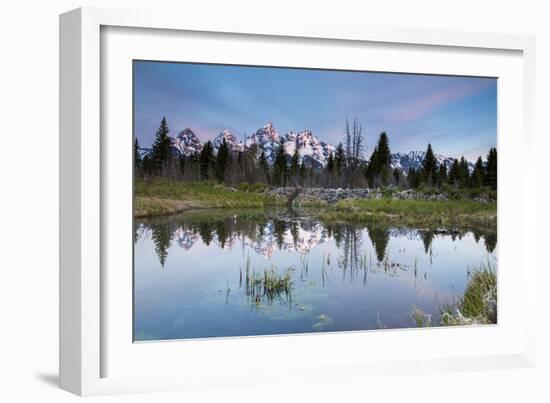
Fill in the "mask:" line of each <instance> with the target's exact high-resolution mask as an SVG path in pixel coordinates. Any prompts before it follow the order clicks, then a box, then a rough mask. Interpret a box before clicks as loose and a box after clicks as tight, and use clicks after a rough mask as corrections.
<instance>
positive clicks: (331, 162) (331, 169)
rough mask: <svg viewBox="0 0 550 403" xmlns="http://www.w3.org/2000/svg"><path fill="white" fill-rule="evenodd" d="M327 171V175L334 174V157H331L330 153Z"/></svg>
mask: <svg viewBox="0 0 550 403" xmlns="http://www.w3.org/2000/svg"><path fill="white" fill-rule="evenodd" d="M327 171H328V172H329V173H333V172H334V156H333V155H332V153H330V154H329V155H328V158H327Z"/></svg>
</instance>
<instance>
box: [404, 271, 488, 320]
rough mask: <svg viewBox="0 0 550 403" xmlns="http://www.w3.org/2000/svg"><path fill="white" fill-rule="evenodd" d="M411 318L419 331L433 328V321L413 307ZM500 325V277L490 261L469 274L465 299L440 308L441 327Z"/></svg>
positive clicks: (462, 298) (463, 297)
mask: <svg viewBox="0 0 550 403" xmlns="http://www.w3.org/2000/svg"><path fill="white" fill-rule="evenodd" d="M411 318H412V319H413V321H414V323H415V325H416V326H417V327H429V326H431V325H432V324H431V321H430V318H429V317H428V316H427V315H425V314H424V313H423V312H422V311H421V310H419V309H418V308H416V307H413V310H412V311H411ZM496 323H497V275H496V270H495V268H494V267H493V266H492V264H491V263H490V262H489V261H488V262H487V264H483V265H481V266H480V267H478V268H477V269H476V270H475V271H473V272H472V273H471V274H470V279H469V281H468V285H467V286H466V290H465V291H464V296H462V297H460V298H459V299H458V301H457V302H455V303H454V304H444V305H442V306H441V320H440V326H464V325H490V324H496Z"/></svg>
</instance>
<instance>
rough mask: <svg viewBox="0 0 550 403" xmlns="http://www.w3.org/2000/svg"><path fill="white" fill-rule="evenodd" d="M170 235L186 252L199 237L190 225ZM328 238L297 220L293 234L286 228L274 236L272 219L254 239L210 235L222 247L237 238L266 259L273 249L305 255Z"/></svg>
mask: <svg viewBox="0 0 550 403" xmlns="http://www.w3.org/2000/svg"><path fill="white" fill-rule="evenodd" d="M173 236H174V240H175V242H176V244H177V245H178V246H179V247H180V248H182V249H184V250H186V251H188V250H190V249H191V248H192V247H193V246H194V245H196V244H197V241H199V240H200V239H201V238H200V235H199V234H198V233H197V231H195V230H193V229H191V228H185V229H184V228H183V227H179V228H178V229H176V230H175V232H174V234H173ZM330 239H331V238H330V236H329V235H328V233H327V231H326V229H325V228H324V227H323V226H322V225H320V224H312V223H300V225H299V226H298V228H297V230H296V231H295V232H294V233H293V232H292V231H291V230H290V228H288V229H286V230H285V231H284V233H283V234H280V235H279V236H277V235H276V233H275V226H274V223H273V221H269V222H268V223H267V224H266V225H265V226H264V227H263V228H262V229H261V233H260V234H259V236H258V237H257V238H254V239H252V238H250V237H248V236H244V237H243V238H240V237H238V236H236V234H230V236H229V237H228V238H227V239H224V240H223V241H222V240H221V239H219V238H218V237H217V236H213V239H212V241H213V242H216V243H217V244H218V245H219V246H220V247H222V248H223V249H231V248H233V247H234V246H235V244H236V243H237V242H238V241H242V242H243V243H244V245H246V246H248V247H249V248H251V249H252V250H254V251H255V252H256V253H257V254H258V255H260V256H262V257H264V258H266V259H270V258H271V257H272V255H273V253H274V252H275V251H277V250H281V251H287V252H298V253H300V254H302V255H306V254H307V253H309V252H310V251H311V250H312V249H314V248H315V247H316V246H318V245H320V244H322V243H324V242H327V241H328V240H330Z"/></svg>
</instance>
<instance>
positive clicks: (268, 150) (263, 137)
mask: <svg viewBox="0 0 550 403" xmlns="http://www.w3.org/2000/svg"><path fill="white" fill-rule="evenodd" d="M280 139H281V136H279V133H277V131H276V130H275V128H274V127H273V123H271V122H269V123H267V124H266V125H265V126H263V127H261V128H260V129H258V130H257V131H256V133H253V134H251V135H250V136H248V137H247V138H246V140H245V144H244V146H245V148H246V149H249V148H250V147H252V146H256V147H257V154H258V156H259V155H260V154H261V153H262V151H263V152H265V157H266V159H267V162H268V163H270V164H272V163H273V162H274V161H275V150H276V149H277V145H278V144H279V141H280Z"/></svg>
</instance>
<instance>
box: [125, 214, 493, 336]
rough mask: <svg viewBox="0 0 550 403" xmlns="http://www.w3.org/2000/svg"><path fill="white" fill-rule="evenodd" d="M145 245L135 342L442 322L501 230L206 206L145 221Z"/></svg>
mask: <svg viewBox="0 0 550 403" xmlns="http://www.w3.org/2000/svg"><path fill="white" fill-rule="evenodd" d="M134 254H135V259H134V261H135V263H134V265H135V266H134V339H135V340H136V341H146V340H169V339H187V338H202V337H227V336H248V335H268V334H289V333H309V332H330V331H346V330H368V329H392V328H406V327H414V326H415V323H414V321H413V320H412V319H411V314H410V313H411V310H412V309H414V308H419V309H421V310H422V311H423V312H425V313H426V314H430V315H431V316H432V320H434V321H435V322H437V319H438V315H439V310H440V309H441V306H442V305H443V304H448V303H452V302H453V301H455V300H456V298H457V297H460V296H462V295H463V293H464V289H465V287H466V284H467V281H468V276H469V273H470V272H471V271H472V270H473V269H475V267H477V266H478V265H480V264H483V263H487V261H490V263H491V264H492V265H493V266H496V233H494V232H490V233H483V232H472V231H467V232H464V231H462V232H457V233H445V234H441V233H438V232H437V231H436V230H434V229H428V228H410V227H397V226H383V225H379V224H378V225H375V224H358V223H338V224H332V223H331V224H326V223H323V222H320V221H319V220H316V219H315V218H313V217H312V216H311V215H310V214H308V213H307V212H303V211H300V212H295V211H293V212H289V211H280V212H278V211H269V212H267V211H259V210H250V211H248V210H239V211H227V210H203V211H190V212H186V213H183V214H180V215H175V216H170V217H162V218H155V219H147V220H142V221H139V220H138V221H136V222H135V251H134Z"/></svg>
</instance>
